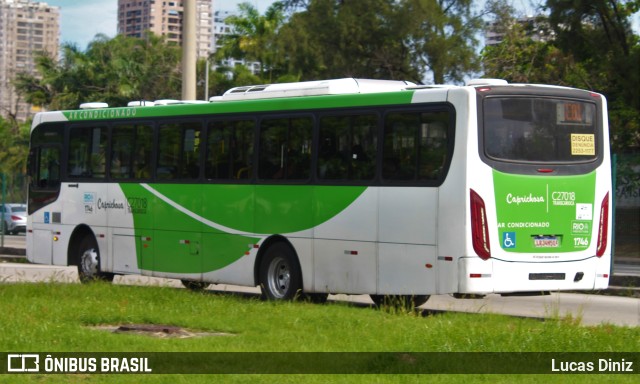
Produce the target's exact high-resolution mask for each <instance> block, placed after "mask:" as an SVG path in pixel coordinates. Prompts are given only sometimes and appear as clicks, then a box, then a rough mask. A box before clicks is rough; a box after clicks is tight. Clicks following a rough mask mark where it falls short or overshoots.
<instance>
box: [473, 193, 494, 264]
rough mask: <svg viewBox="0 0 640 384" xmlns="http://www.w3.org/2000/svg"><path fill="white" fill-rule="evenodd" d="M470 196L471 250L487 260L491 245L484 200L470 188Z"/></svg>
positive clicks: (489, 255)
mask: <svg viewBox="0 0 640 384" xmlns="http://www.w3.org/2000/svg"><path fill="white" fill-rule="evenodd" d="M470 197H471V238H472V240H473V250H474V251H475V252H476V253H477V254H478V256H480V258H481V259H482V260H487V259H489V258H490V257H491V246H490V244H489V225H488V224H487V213H486V208H485V206H484V200H482V198H481V197H480V195H478V194H477V193H476V191H474V190H473V189H471V190H470Z"/></svg>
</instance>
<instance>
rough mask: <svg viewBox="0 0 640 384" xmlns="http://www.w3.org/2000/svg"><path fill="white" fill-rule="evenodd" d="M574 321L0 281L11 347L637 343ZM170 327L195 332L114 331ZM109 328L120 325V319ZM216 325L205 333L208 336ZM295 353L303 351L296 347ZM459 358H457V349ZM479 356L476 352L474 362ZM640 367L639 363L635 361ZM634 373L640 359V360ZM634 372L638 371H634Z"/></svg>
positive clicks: (624, 333) (203, 378)
mask: <svg viewBox="0 0 640 384" xmlns="http://www.w3.org/2000/svg"><path fill="white" fill-rule="evenodd" d="M577 323H578V321H576V319H571V318H555V319H551V320H547V321H539V320H535V319H522V318H514V317H508V316H502V315H490V314H461V313H440V314H429V315H423V314H416V313H398V312H397V311H389V310H387V311H385V310H377V309H374V308H371V307H366V306H355V305H349V304H346V303H333V302H330V303H328V304H326V305H318V304H312V303H308V302H277V303H274V302H264V301H260V300H258V299H257V298H255V297H251V296H242V295H233V294H228V293H214V292H211V291H207V292H205V293H197V292H191V291H188V290H186V289H176V288H167V287H148V286H147V287H141V286H124V285H109V284H103V283H96V284H89V285H80V284H60V283H35V284H0V324H1V327H2V333H1V334H0V350H1V351H3V352H24V353H29V352H42V353H45V352H52V353H53V352H135V353H143V352H602V353H605V352H639V351H640V329H638V328H629V327H617V326H612V325H600V326H597V327H585V326H580V325H578V324H577ZM126 324H162V325H171V326H177V327H181V328H183V329H187V330H188V331H189V332H191V333H192V334H194V336H195V337H185V338H181V337H152V336H148V335H146V334H137V333H114V332H111V329H112V328H113V327H117V326H120V325H126ZM110 327H111V328H110ZM199 333H206V335H198V334H199ZM292 356H293V355H292ZM446 356H451V358H452V359H453V358H459V355H456V354H450V355H446ZM469 363H470V364H471V363H473V362H472V361H470V362H469ZM636 364H640V362H636ZM634 368H635V370H636V372H637V371H638V370H640V367H637V366H636V367H634ZM637 378H638V376H637V375H628V374H625V375H596V374H588V375H504V374H501V375H498V374H493V375H491V374H485V375H477V374H474V375H459V374H453V375H415V374H402V375H373V374H348V375H328V374H316V375H280V374H259V375H254V374H251V375H248V374H237V375H193V374H189V375H169V374H165V375H124V374H120V375H89V374H75V375H45V374H34V375H0V382H7V383H14V382H35V383H45V382H77V383H84V382H116V381H117V382H131V383H137V382H161V383H162V382H166V383H181V382H184V383H199V382H203V383H208V382H251V383H256V382H258V383H259V382H279V383H283V382H284V383H289V382H290V383H299V382H305V383H307V382H312V383H313V382H318V383H326V382H347V383H353V382H355V383H360V382H362V383H371V382H374V383H375V382H380V383H385V382H424V381H429V382H435V383H438V382H465V383H468V382H490V383H502V382H504V383H507V382H509V383H511V382H514V381H517V382H524V383H529V382H531V383H535V382H545V383H547V382H558V383H560V382H562V383H567V382H576V383H578V382H579V383H581V384H582V383H587V382H594V383H596V382H597V383H602V382H616V383H619V382H637V381H636V380H637ZM634 379H635V380H634Z"/></svg>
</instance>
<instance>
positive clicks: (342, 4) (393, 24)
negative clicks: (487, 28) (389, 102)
mask: <svg viewBox="0 0 640 384" xmlns="http://www.w3.org/2000/svg"><path fill="white" fill-rule="evenodd" d="M282 4H283V7H284V8H285V9H300V8H301V7H304V10H302V11H300V12H297V13H293V14H292V15H291V16H290V18H289V21H288V22H287V23H286V24H285V25H284V26H283V27H282V29H281V32H280V34H279V40H280V43H281V44H282V45H283V47H286V48H287V49H286V51H285V50H283V51H285V52H286V65H287V68H288V71H289V72H290V73H299V74H300V76H301V78H303V79H317V78H332V77H345V76H351V77H369V78H384V79H403V80H412V81H415V82H418V83H420V82H421V81H422V79H423V78H424V77H425V75H426V72H427V71H431V72H432V73H433V76H434V80H435V81H436V82H441V83H442V82H444V81H447V80H450V81H460V80H462V76H463V74H464V73H465V72H467V71H472V70H475V69H477V68H478V66H477V61H475V60H474V59H473V57H474V48H473V47H474V45H475V38H474V37H473V36H474V35H475V33H476V32H477V30H478V28H479V27H480V18H479V17H475V16H473V15H472V14H471V11H470V4H471V1H470V0H449V1H444V0H440V1H436V0H366V1H350V0H286V1H283V2H282Z"/></svg>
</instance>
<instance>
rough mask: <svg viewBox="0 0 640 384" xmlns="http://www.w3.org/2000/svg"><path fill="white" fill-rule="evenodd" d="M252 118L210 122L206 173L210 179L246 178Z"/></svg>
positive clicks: (249, 175)
mask: <svg viewBox="0 0 640 384" xmlns="http://www.w3.org/2000/svg"><path fill="white" fill-rule="evenodd" d="M254 131H255V122H254V121H253V120H238V121H214V122H211V123H210V124H209V131H208V141H207V154H206V159H207V161H206V164H205V176H206V178H207V179H209V180H216V179H219V180H229V179H235V180H248V179H249V178H251V176H252V174H253V172H252V162H253V142H254V140H253V138H254Z"/></svg>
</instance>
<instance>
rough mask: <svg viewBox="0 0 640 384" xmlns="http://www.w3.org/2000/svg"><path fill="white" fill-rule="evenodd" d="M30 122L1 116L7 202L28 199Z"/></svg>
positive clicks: (0, 163) (0, 169)
mask: <svg viewBox="0 0 640 384" xmlns="http://www.w3.org/2000/svg"><path fill="white" fill-rule="evenodd" d="M28 151H29V124H28V123H23V124H17V123H16V122H15V121H14V120H12V121H7V120H4V119H3V118H2V117H0V174H4V175H5V180H6V182H7V186H6V192H7V195H6V196H5V201H6V202H16V203H22V202H25V201H26V196H27V195H26V193H27V191H26V176H25V175H26V168H27V153H28Z"/></svg>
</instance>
